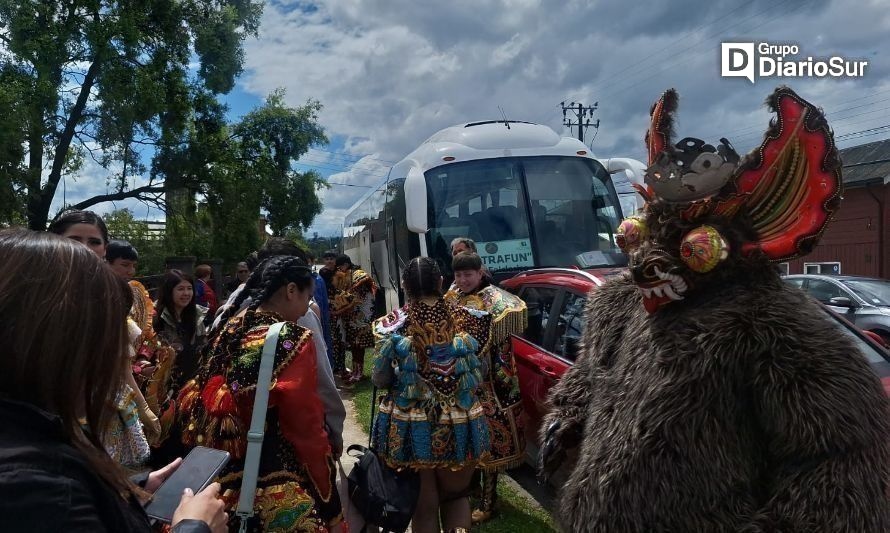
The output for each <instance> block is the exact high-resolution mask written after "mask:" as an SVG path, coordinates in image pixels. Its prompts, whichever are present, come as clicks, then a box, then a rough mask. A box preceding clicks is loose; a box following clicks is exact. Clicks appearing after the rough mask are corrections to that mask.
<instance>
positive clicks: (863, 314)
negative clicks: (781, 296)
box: [784, 274, 890, 344]
mask: <svg viewBox="0 0 890 533" xmlns="http://www.w3.org/2000/svg"><path fill="white" fill-rule="evenodd" d="M784 280H785V282H786V283H788V284H790V285H794V286H795V287H799V288H801V289H803V290H804V291H806V293H807V294H809V295H810V296H812V297H813V298H815V299H816V300H818V301H819V302H821V303H822V304H824V305H826V306H828V307H829V308H830V309H831V310H832V311H835V312H837V313H839V314H840V315H841V316H843V317H844V318H846V319H847V320H849V321H850V322H852V323H853V324H855V325H856V327H858V328H859V329H863V330H866V331H871V332H874V333H876V334H878V335H880V336H881V338H882V339H883V340H884V343H885V344H887V343H890V281H888V280H885V279H878V278H866V277H861V276H826V275H816V274H795V275H791V276H785V277H784Z"/></svg>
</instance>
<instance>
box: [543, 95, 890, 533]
mask: <svg viewBox="0 0 890 533" xmlns="http://www.w3.org/2000/svg"><path fill="white" fill-rule="evenodd" d="M768 103H769V104H770V106H771V107H772V109H773V110H775V111H776V112H777V115H778V116H777V119H776V120H775V121H774V122H773V124H772V125H771V128H770V130H769V132H768V133H767V136H766V139H765V140H764V143H763V144H762V145H761V147H760V148H759V149H758V150H755V151H754V152H753V153H752V154H751V155H749V156H747V157H746V158H744V159H742V160H740V159H739V158H738V156H737V155H735V152H734V150H732V147H731V145H729V143H728V141H726V140H725V139H721V146H720V148H714V147H713V146H707V145H703V143H701V141H697V140H695V139H683V140H682V141H680V143H677V145H676V148H675V147H672V146H671V145H670V133H671V132H670V124H671V113H673V111H674V110H675V108H676V93H673V92H672V91H669V92H668V93H666V94H665V96H663V97H662V99H661V100H660V101H659V102H658V103H657V104H656V106H654V107H653V110H652V125H651V126H650V130H649V132H648V134H647V144H648V146H649V149H650V151H649V159H650V161H649V163H650V167H649V168H648V169H647V176H646V182H647V185H648V187H646V188H640V192H641V194H643V195H644V196H645V197H646V198H647V205H646V207H645V208H644V211H643V214H642V216H639V217H636V218H633V219H630V220H629V221H628V220H626V221H625V222H624V223H622V228H620V229H619V233H620V234H621V236H622V238H621V239H620V242H619V244H620V245H622V248H624V249H625V251H626V253H628V255H629V260H630V269H629V272H628V274H627V275H625V276H623V277H621V278H618V279H614V280H611V281H609V282H607V283H605V284H604V285H602V286H601V287H599V288H598V289H596V290H595V291H593V292H592V293H591V295H590V297H589V300H588V304H587V327H586V329H585V333H584V339H583V342H584V344H583V347H584V348H583V354H582V355H581V356H580V357H579V358H578V360H577V361H576V363H575V365H574V366H573V367H572V368H571V369H570V370H569V371H568V372H567V373H566V374H565V376H564V377H563V378H562V380H561V381H560V382H559V383H558V384H557V386H556V387H554V389H553V390H552V392H551V397H550V401H551V404H552V407H553V410H552V411H551V412H550V414H549V415H548V417H547V419H546V420H545V424H544V428H545V429H544V430H543V435H542V437H543V440H544V442H543V445H542V457H541V458H542V467H543V470H544V472H545V473H546V472H548V471H552V470H553V469H554V468H555V467H557V466H558V465H559V463H560V462H561V459H562V458H563V457H564V452H565V450H566V449H569V448H575V447H578V448H579V449H578V452H579V453H578V461H577V463H576V464H575V465H574V468H573V470H572V472H571V474H570V476H569V479H568V482H567V483H566V484H565V486H564V487H563V488H562V490H561V494H560V512H559V513H557V514H556V516H557V518H558V520H559V521H560V523H561V526H562V527H563V528H564V529H565V530H566V531H573V532H574V531H596V532H625V531H627V532H631V531H634V532H636V531H672V532H681V531H746V532H761V531H764V532H765V531H783V532H797V531H801V532H803V531H820V532H828V531H856V532H879V531H881V532H883V531H890V506H888V499H887V498H888V496H887V495H888V487H887V482H888V480H890V450H888V441H890V409H888V402H887V399H886V397H885V396H884V392H883V390H882V388H881V386H880V383H879V382H878V380H877V378H876V377H875V375H874V374H873V373H872V371H871V369H870V368H869V365H868V363H867V361H866V360H865V358H864V357H863V356H862V355H861V354H860V353H859V352H858V350H857V348H856V347H855V346H854V345H853V343H852V342H851V341H850V340H849V339H848V338H847V337H846V336H844V335H842V334H839V332H838V331H837V329H836V326H835V325H833V324H832V323H831V320H830V319H829V318H828V317H826V316H825V311H824V310H822V309H821V308H820V307H819V306H818V304H816V303H815V302H813V301H811V300H810V299H809V298H808V297H806V296H805V294H804V293H803V292H801V291H800V290H799V289H796V288H792V287H788V286H786V285H785V284H784V283H783V282H782V281H781V279H780V277H779V275H778V273H777V271H776V269H775V268H774V267H773V266H772V265H771V261H777V260H787V259H788V258H791V257H796V256H799V255H802V254H803V253H805V252H807V251H808V250H809V249H810V248H811V247H812V246H813V245H815V243H816V241H817V240H818V237H819V236H820V235H821V233H822V231H823V230H824V227H825V224H826V223H827V221H828V220H829V219H830V215H831V213H832V212H833V210H834V209H836V206H837V201H838V199H839V197H840V194H841V181H840V165H839V162H838V160H837V152H836V150H835V148H834V144H833V139H832V135H831V132H830V130H829V129H828V127H827V125H826V124H825V120H824V117H823V116H822V114H821V112H820V111H819V110H817V109H816V108H815V107H813V106H812V105H811V104H809V103H807V102H805V101H804V100H802V99H801V98H800V97H798V96H797V95H796V94H794V93H793V92H792V91H791V90H790V89H788V88H784V87H783V88H779V89H778V90H777V91H776V92H775V93H774V94H773V95H772V96H771V97H770V99H769V101H768ZM704 161H707V162H708V164H707V165H703V164H702V163H703V162H704Z"/></svg>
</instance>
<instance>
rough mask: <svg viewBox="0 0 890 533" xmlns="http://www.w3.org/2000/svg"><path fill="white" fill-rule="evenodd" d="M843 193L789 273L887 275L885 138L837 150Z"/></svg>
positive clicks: (889, 163)
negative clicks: (825, 224)
mask: <svg viewBox="0 0 890 533" xmlns="http://www.w3.org/2000/svg"><path fill="white" fill-rule="evenodd" d="M840 154H841V161H842V164H843V180H844V197H843V200H842V201H841V207H840V209H839V210H838V212H837V213H835V216H834V220H832V222H831V223H830V224H829V225H828V228H827V229H826V230H825V234H824V235H823V236H822V239H821V241H820V242H819V245H818V246H817V247H816V249H815V250H813V252H812V253H810V254H809V255H807V256H805V257H802V258H800V259H797V260H794V261H791V262H789V263H783V264H782V265H781V266H782V268H783V270H784V271H785V272H786V273H788V274H820V273H821V274H844V275H851V276H871V277H879V278H890V246H888V242H887V241H888V238H890V139H886V140H883V141H876V142H872V143H868V144H862V145H859V146H853V147H850V148H845V149H843V150H841V151H840Z"/></svg>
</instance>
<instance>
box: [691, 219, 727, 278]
mask: <svg viewBox="0 0 890 533" xmlns="http://www.w3.org/2000/svg"><path fill="white" fill-rule="evenodd" d="M727 257H729V244H727V242H726V239H724V238H723V236H722V235H720V232H719V231H717V230H716V229H715V228H714V227H713V226H699V227H697V228H695V229H694V230H692V231H690V232H689V233H687V234H686V236H685V237H683V241H682V242H681V243H680V258H681V259H683V262H684V263H686V266H688V267H689V268H690V269H692V270H693V271H695V272H698V273H699V274H704V273H706V272H710V271H711V270H713V269H714V267H716V266H717V265H718V264H719V263H720V261H723V260H724V259H726V258H727Z"/></svg>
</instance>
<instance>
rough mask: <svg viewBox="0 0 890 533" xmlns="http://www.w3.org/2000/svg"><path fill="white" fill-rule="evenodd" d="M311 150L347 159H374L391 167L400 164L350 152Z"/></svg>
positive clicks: (312, 148) (314, 148)
mask: <svg viewBox="0 0 890 533" xmlns="http://www.w3.org/2000/svg"><path fill="white" fill-rule="evenodd" d="M310 150H318V151H319V152H326V153H329V154H335V155H339V156H346V157H355V158H358V159H372V160H374V161H380V162H382V163H389V164H390V165H395V164H396V163H398V161H389V160H388V159H381V158H379V157H371V156H368V155H355V154H350V153H348V152H336V151H333V150H325V149H324V148H318V147H315V146H312V147H310Z"/></svg>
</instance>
